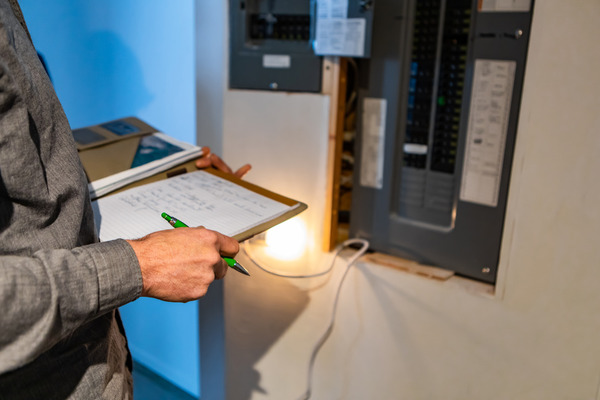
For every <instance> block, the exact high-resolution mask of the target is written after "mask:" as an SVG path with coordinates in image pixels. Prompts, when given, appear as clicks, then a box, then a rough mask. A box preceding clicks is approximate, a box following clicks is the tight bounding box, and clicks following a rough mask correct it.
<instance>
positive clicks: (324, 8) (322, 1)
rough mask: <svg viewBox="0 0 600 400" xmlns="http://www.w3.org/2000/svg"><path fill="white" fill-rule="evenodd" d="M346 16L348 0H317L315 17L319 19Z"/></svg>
mask: <svg viewBox="0 0 600 400" xmlns="http://www.w3.org/2000/svg"><path fill="white" fill-rule="evenodd" d="M347 16H348V0H317V17H318V18H319V19H328V18H346V17H347Z"/></svg>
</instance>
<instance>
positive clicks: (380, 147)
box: [360, 98, 387, 189]
mask: <svg viewBox="0 0 600 400" xmlns="http://www.w3.org/2000/svg"><path fill="white" fill-rule="evenodd" d="M386 111H387V101H386V100H385V99H374V98H365V99H364V101H363V112H362V151H361V164H360V184H361V186H366V187H372V188H375V189H381V188H382V187H383V151H384V142H385V116H386Z"/></svg>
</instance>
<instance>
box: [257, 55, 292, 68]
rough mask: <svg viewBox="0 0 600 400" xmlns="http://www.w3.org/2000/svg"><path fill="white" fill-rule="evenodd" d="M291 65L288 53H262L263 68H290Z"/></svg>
mask: <svg viewBox="0 0 600 400" xmlns="http://www.w3.org/2000/svg"><path fill="white" fill-rule="evenodd" d="M291 66H292V58H291V57H290V56H288V55H276V54H265V55H263V68H290V67H291Z"/></svg>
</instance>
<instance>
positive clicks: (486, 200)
mask: <svg viewBox="0 0 600 400" xmlns="http://www.w3.org/2000/svg"><path fill="white" fill-rule="evenodd" d="M532 10H533V1H532V0H516V1H496V0H408V1H398V0H377V2H376V10H375V14H374V22H373V32H372V34H373V43H372V48H371V58H370V60H361V61H360V64H359V68H360V71H361V82H360V90H359V98H360V102H359V107H360V109H359V114H358V115H359V119H360V120H359V123H358V130H359V132H358V135H357V151H356V156H357V167H356V168H355V182H354V189H353V195H352V203H353V204H352V212H351V219H350V230H351V233H350V234H351V236H357V237H363V238H367V239H368V240H369V241H370V243H371V247H372V249H374V250H378V251H382V252H386V253H390V254H394V255H398V256H403V257H407V258H411V259H415V260H417V261H420V262H422V263H425V264H430V265H436V266H439V267H443V268H447V269H450V270H453V271H456V273H458V274H461V275H464V276H468V277H471V278H475V279H478V280H481V281H484V282H490V283H493V282H495V280H496V271H497V266H498V260H499V252H500V245H501V240H502V230H503V224H504V214H505V208H506V200H507V194H508V187H509V179H510V169H511V163H512V156H513V148H514V143H515V135H516V128H517V120H518V115H519V108H520V98H521V89H522V86H523V75H524V71H525V59H526V54H527V47H528V40H529V30H530V24H531V16H532Z"/></svg>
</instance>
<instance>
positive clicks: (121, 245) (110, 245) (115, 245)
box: [85, 239, 143, 314]
mask: <svg viewBox="0 0 600 400" xmlns="http://www.w3.org/2000/svg"><path fill="white" fill-rule="evenodd" d="M85 248H86V250H87V251H88V252H89V253H88V254H89V255H90V256H91V257H92V259H93V260H94V264H95V265H96V271H97V273H98V314H103V313H105V312H107V311H110V310H113V309H115V308H117V307H120V306H122V305H124V304H127V303H129V302H131V301H133V300H135V299H137V298H138V297H140V296H141V294H142V288H143V283H142V271H141V269H140V265H139V263H138V259H137V257H136V256H135V252H134V251H133V249H132V248H131V246H130V245H129V243H127V242H126V241H125V240H123V239H117V240H111V241H108V242H101V243H94V244H93V245H89V246H85Z"/></svg>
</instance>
